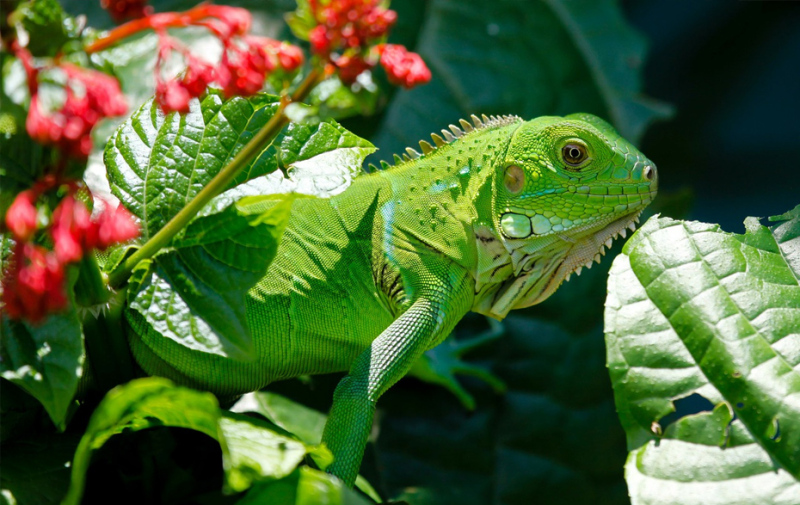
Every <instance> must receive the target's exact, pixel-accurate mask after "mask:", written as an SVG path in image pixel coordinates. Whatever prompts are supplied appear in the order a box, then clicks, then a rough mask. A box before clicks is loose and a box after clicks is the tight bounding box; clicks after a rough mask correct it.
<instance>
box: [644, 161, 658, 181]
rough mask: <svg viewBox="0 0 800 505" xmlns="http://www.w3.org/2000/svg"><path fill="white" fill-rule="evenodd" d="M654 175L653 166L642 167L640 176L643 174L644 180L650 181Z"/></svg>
mask: <svg viewBox="0 0 800 505" xmlns="http://www.w3.org/2000/svg"><path fill="white" fill-rule="evenodd" d="M655 175H656V169H655V167H652V166H650V165H647V166H646V167H644V170H643V171H642V176H644V178H645V179H646V180H648V181H652V180H653V178H654V177H655Z"/></svg>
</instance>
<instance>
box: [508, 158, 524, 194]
mask: <svg viewBox="0 0 800 505" xmlns="http://www.w3.org/2000/svg"><path fill="white" fill-rule="evenodd" d="M503 184H505V186H506V189H507V190H508V192H509V193H514V194H516V193H519V192H520V191H522V187H523V186H525V172H523V170H522V169H521V168H519V167H518V166H517V165H509V166H508V167H507V168H506V176H505V178H504V179H503Z"/></svg>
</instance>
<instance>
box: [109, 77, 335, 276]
mask: <svg viewBox="0 0 800 505" xmlns="http://www.w3.org/2000/svg"><path fill="white" fill-rule="evenodd" d="M321 76H322V73H321V72H320V71H319V70H317V69H312V70H311V72H309V74H308V75H307V76H306V78H305V79H303V82H301V83H300V85H299V86H298V87H297V90H296V91H295V93H294V94H293V95H292V96H291V97H288V96H287V97H284V98H283V99H282V100H281V103H280V105H279V106H278V110H277V111H275V115H273V116H272V118H270V120H269V121H268V122H267V124H265V125H264V127H263V128H262V129H261V130H259V132H258V133H256V134H255V135H254V136H253V138H252V139H250V142H248V143H247V144H246V145H245V146H244V147H243V148H242V150H241V151H239V153H238V154H237V155H236V156H235V157H234V158H233V159H232V160H231V161H230V163H228V165H227V166H225V168H223V169H222V170H220V172H219V173H218V174H217V175H215V176H214V178H213V179H211V181H209V183H208V184H207V185H206V187H204V188H203V189H202V190H200V192H199V193H197V195H195V197H194V198H192V200H191V201H190V202H189V203H188V204H186V206H185V207H184V208H182V209H181V210H180V211H179V212H178V213H177V214H175V216H173V218H172V219H170V221H169V222H168V223H167V224H166V225H164V227H163V228H161V229H160V230H158V232H157V233H156V234H155V235H153V236H152V237H150V239H149V240H148V241H147V242H145V243H144V244H143V245H142V247H141V248H140V249H139V250H137V251H136V252H135V253H133V254H132V255H131V256H129V257H128V258H127V259H126V260H125V261H124V262H123V263H122V264H121V265H120V266H119V267H118V268H117V269H115V270H114V271H113V272H112V273H111V275H110V278H109V284H110V285H111V287H113V288H118V287H119V286H121V285H122V284H124V283H125V281H127V280H128V277H130V274H131V271H133V268H134V267H135V266H136V264H137V263H139V262H140V261H142V260H145V259H148V258H151V257H153V256H154V255H155V254H156V253H157V252H158V251H159V250H161V248H162V247H164V246H166V245H167V244H169V243H170V241H172V238H173V237H174V236H175V235H177V234H178V233H179V232H180V231H181V230H182V229H183V228H184V227H185V226H186V225H187V224H189V221H191V220H192V219H193V218H194V216H195V215H196V214H197V213H198V212H199V211H200V209H202V208H203V207H204V206H205V205H206V204H207V203H208V202H209V201H211V199H212V198H214V197H215V196H217V195H218V194H220V193H221V192H222V191H223V190H224V189H225V188H227V187H228V184H230V183H231V181H233V180H234V179H235V178H236V176H237V175H239V173H241V171H242V170H244V169H245V168H246V167H247V166H248V165H249V164H250V162H251V161H252V160H253V158H255V157H256V156H257V155H258V154H259V153H261V152H262V151H263V150H264V149H265V148H266V147H267V146H268V145H269V144H270V143H272V141H273V140H275V137H276V136H277V135H278V133H280V131H281V130H282V129H283V127H284V126H286V124H287V123H288V122H289V119H288V118H287V117H286V115H285V114H284V111H285V110H286V106H287V105H289V104H290V103H293V102H298V101H302V100H304V99H305V98H306V96H308V93H309V92H310V91H311V90H312V89H313V88H314V86H316V85H317V83H318V82H319V80H320V78H321Z"/></svg>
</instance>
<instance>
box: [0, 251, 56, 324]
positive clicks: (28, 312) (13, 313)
mask: <svg viewBox="0 0 800 505" xmlns="http://www.w3.org/2000/svg"><path fill="white" fill-rule="evenodd" d="M13 257H14V258H15V262H14V263H13V265H12V266H11V268H10V269H9V270H8V271H7V272H6V273H5V276H4V277H3V302H4V303H5V310H6V311H7V312H8V315H9V317H11V318H12V319H18V318H20V317H24V318H25V319H28V320H29V321H32V322H38V321H40V320H41V319H42V318H43V317H44V316H45V315H46V314H48V313H50V312H55V311H58V310H61V309H63V308H64V307H66V305H67V298H66V296H65V295H64V269H63V267H62V265H61V263H60V262H59V261H58V259H57V258H56V256H55V254H53V253H52V252H48V251H47V250H46V249H44V248H43V247H40V246H37V245H33V244H30V243H22V242H19V243H17V246H16V247H15V249H14V256H13Z"/></svg>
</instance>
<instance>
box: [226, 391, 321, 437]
mask: <svg viewBox="0 0 800 505" xmlns="http://www.w3.org/2000/svg"><path fill="white" fill-rule="evenodd" d="M231 410H233V411H234V412H257V413H259V414H261V415H263V416H264V417H266V418H267V419H269V420H270V421H272V422H273V423H275V424H276V425H278V426H280V427H281V428H283V429H285V430H286V431H288V432H290V433H292V434H294V435H296V436H297V438H299V439H300V440H302V441H303V442H305V443H307V444H319V443H321V442H322V430H323V429H324V428H325V422H326V420H327V416H326V415H325V414H323V413H322V412H318V411H316V410H314V409H310V408H308V407H306V406H304V405H301V404H299V403H297V402H294V401H292V400H290V399H288V398H286V397H284V396H281V395H279V394H275V393H270V392H268V391H256V392H254V393H248V394H246V395H244V396H243V397H242V398H241V399H240V400H239V401H238V402H236V404H235V405H234V406H233V407H232V409H231Z"/></svg>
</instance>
